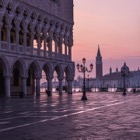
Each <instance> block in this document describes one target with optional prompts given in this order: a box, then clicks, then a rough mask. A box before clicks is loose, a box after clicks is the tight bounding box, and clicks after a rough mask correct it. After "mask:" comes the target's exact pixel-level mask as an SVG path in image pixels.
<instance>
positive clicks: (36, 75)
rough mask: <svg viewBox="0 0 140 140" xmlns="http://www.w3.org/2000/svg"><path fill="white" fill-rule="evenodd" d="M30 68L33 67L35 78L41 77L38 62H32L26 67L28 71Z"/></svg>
mask: <svg viewBox="0 0 140 140" xmlns="http://www.w3.org/2000/svg"><path fill="white" fill-rule="evenodd" d="M31 67H33V69H34V76H35V78H37V77H40V76H41V68H40V65H39V62H38V61H37V60H32V61H31V62H30V63H29V65H28V71H29V69H30V68H31Z"/></svg>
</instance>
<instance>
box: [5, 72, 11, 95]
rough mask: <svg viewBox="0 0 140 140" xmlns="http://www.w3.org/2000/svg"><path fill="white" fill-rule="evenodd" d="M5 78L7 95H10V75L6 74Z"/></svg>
mask: <svg viewBox="0 0 140 140" xmlns="http://www.w3.org/2000/svg"><path fill="white" fill-rule="evenodd" d="M4 78H5V94H6V97H10V78H11V77H10V76H7V75H6V76H4Z"/></svg>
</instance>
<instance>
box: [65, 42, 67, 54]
mask: <svg viewBox="0 0 140 140" xmlns="http://www.w3.org/2000/svg"><path fill="white" fill-rule="evenodd" d="M65 55H67V45H66V44H65Z"/></svg>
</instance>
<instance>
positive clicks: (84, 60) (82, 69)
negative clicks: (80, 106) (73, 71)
mask: <svg viewBox="0 0 140 140" xmlns="http://www.w3.org/2000/svg"><path fill="white" fill-rule="evenodd" d="M82 62H83V65H82V64H81V65H79V64H77V65H76V66H77V70H78V71H79V72H81V73H83V96H82V98H81V100H87V97H86V86H85V73H86V72H91V71H92V69H93V64H90V70H88V69H87V67H86V66H85V63H86V59H85V58H83V59H82Z"/></svg>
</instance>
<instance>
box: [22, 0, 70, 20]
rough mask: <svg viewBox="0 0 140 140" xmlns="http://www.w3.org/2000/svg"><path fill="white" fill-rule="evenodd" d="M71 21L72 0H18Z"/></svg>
mask: <svg viewBox="0 0 140 140" xmlns="http://www.w3.org/2000/svg"><path fill="white" fill-rule="evenodd" d="M20 1H21V2H23V3H26V4H29V5H32V6H34V7H36V8H39V9H41V10H43V11H45V12H47V13H50V14H52V15H55V16H57V17H59V18H62V19H64V20H66V21H68V22H71V23H73V0H20Z"/></svg>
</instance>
